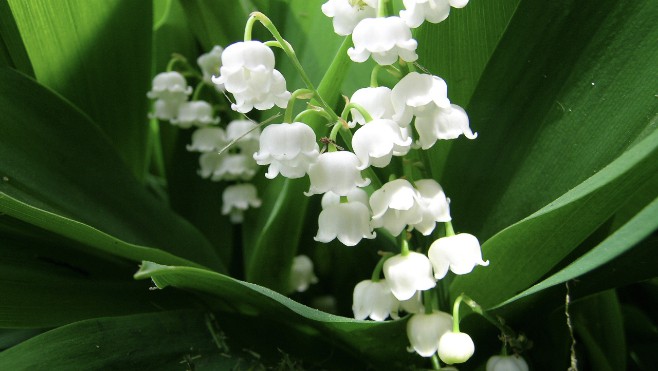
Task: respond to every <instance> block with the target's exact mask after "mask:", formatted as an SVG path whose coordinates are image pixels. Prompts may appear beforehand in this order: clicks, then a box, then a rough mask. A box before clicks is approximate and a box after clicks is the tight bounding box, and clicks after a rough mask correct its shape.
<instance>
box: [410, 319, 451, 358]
mask: <svg viewBox="0 0 658 371" xmlns="http://www.w3.org/2000/svg"><path fill="white" fill-rule="evenodd" d="M451 329H452V316H451V315H450V314H448V313H445V312H439V311H434V312H432V313H430V314H426V313H416V314H414V315H413V316H411V318H409V321H408V322H407V338H409V343H411V348H413V350H414V351H416V353H418V354H419V355H420V356H421V357H431V356H432V355H433V354H434V353H436V350H437V349H438V348H439V340H440V339H441V336H443V335H444V334H445V333H447V332H449V331H450V330H451Z"/></svg>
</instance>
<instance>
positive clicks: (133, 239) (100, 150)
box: [0, 68, 222, 270]
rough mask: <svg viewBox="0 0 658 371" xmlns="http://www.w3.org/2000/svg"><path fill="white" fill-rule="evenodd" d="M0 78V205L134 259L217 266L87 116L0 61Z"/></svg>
mask: <svg viewBox="0 0 658 371" xmlns="http://www.w3.org/2000/svg"><path fill="white" fill-rule="evenodd" d="M0 86H11V87H12V89H11V91H7V90H3V91H0V111H1V112H3V115H2V118H0V137H2V138H3V140H2V141H0V158H2V159H3V161H2V162H0V179H1V181H0V211H1V212H4V213H6V214H8V215H10V216H12V217H15V218H17V219H20V220H23V221H27V222H28V223H31V224H34V225H37V226H39V227H41V228H44V229H46V230H50V231H53V232H55V233H57V234H61V235H63V236H66V237H69V238H71V239H73V240H76V241H79V242H82V243H85V244H88V245H89V246H90V247H93V248H96V249H101V250H103V251H105V252H109V253H113V254H116V255H118V256H122V257H125V258H129V259H133V260H135V261H141V260H142V259H144V258H145V256H144V255H148V256H151V257H154V258H155V259H154V260H156V261H162V259H165V260H167V261H168V262H169V263H173V262H179V263H180V264H187V263H183V260H182V259H185V260H190V261H196V264H203V265H205V266H208V267H211V268H213V269H219V270H221V269H222V264H221V262H220V261H219V259H218V258H217V255H216V253H215V251H214V250H213V247H212V246H211V245H210V243H208V241H207V240H206V239H205V238H204V237H203V236H201V235H200V234H199V232H198V231H197V230H196V229H195V228H194V227H193V226H192V225H190V224H189V223H187V222H185V221H184V220H182V219H181V218H180V217H178V216H176V215H175V214H173V213H172V212H171V211H170V210H169V209H167V207H166V206H165V205H163V204H162V203H161V202H159V201H157V200H156V199H155V198H154V197H153V196H152V195H151V194H149V193H148V192H147V191H146V190H144V189H143V188H142V187H141V186H140V185H139V184H138V183H137V181H136V180H135V178H134V177H133V176H132V174H130V172H129V171H128V170H127V169H126V167H125V165H124V163H123V162H122V161H121V159H120V158H119V157H118V156H117V155H116V152H115V151H114V149H113V147H112V146H111V145H110V143H109V142H108V140H107V139H106V137H105V136H104V135H103V134H102V132H101V131H100V130H99V129H98V128H97V127H96V125H94V123H93V122H92V121H91V120H90V119H89V118H88V117H87V116H85V115H84V114H82V113H81V112H80V111H78V110H77V109H76V108H75V107H73V106H72V105H70V104H69V103H67V102H66V101H64V100H63V99H61V98H60V97H58V96H57V95H55V94H53V93H52V92H51V91H48V90H47V89H45V88H43V87H42V86H40V85H39V84H37V83H36V82H34V81H32V80H30V79H29V78H27V77H25V76H23V75H21V74H19V73H18V72H15V71H13V70H10V69H7V68H0ZM35 107H39V109H35ZM135 245H141V246H149V248H145V247H137V246H135ZM152 247H156V248H159V249H162V250H164V251H160V250H157V249H153V248H152ZM165 251H166V252H165ZM171 254H175V255H177V256H179V257H175V256H173V255H171ZM181 258H182V259H181ZM176 264H178V263H176Z"/></svg>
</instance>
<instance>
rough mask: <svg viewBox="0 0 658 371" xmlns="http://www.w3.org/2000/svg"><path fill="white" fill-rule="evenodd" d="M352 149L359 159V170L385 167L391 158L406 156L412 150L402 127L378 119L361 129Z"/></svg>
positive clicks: (354, 138) (353, 140) (393, 122)
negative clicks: (369, 167) (370, 167)
mask: <svg viewBox="0 0 658 371" xmlns="http://www.w3.org/2000/svg"><path fill="white" fill-rule="evenodd" d="M352 147H353V148H354V153H355V154H356V157H358V158H359V161H360V164H359V169H360V170H363V169H365V168H367V167H368V166H370V165H372V166H375V167H385V166H387V165H388V164H389V163H391V158H392V157H393V156H394V155H395V156H404V155H406V154H407V153H408V152H409V149H410V148H411V138H410V137H408V136H406V135H403V133H402V131H401V130H400V126H398V124H397V123H396V122H395V121H393V120H387V119H376V120H372V121H370V122H369V123H367V124H365V125H363V126H362V127H360V128H359V129H358V130H357V131H356V133H354V137H353V138H352Z"/></svg>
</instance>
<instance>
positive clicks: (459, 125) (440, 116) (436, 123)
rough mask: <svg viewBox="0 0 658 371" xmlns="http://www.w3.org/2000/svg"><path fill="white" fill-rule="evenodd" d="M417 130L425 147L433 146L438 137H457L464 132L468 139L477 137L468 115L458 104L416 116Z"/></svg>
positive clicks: (422, 145)
mask: <svg viewBox="0 0 658 371" xmlns="http://www.w3.org/2000/svg"><path fill="white" fill-rule="evenodd" d="M416 130H417V131H418V142H419V144H420V146H421V147H422V148H423V149H428V148H430V147H432V146H433V145H434V143H436V141H437V140H438V139H455V138H457V137H459V136H460V135H462V134H464V136H465V137H466V138H468V139H475V138H477V133H473V132H472V131H471V128H470V126H469V122H468V115H467V114H466V112H465V111H464V109H463V108H461V107H459V106H458V105H456V104H451V105H450V107H448V108H439V107H436V108H433V109H431V110H429V111H428V112H425V113H424V114H423V115H420V116H418V117H416Z"/></svg>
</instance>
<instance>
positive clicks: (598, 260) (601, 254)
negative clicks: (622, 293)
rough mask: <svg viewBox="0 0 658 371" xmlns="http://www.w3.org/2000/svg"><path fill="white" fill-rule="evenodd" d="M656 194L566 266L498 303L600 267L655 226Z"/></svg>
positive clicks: (511, 300)
mask: <svg viewBox="0 0 658 371" xmlns="http://www.w3.org/2000/svg"><path fill="white" fill-rule="evenodd" d="M656 215H658V198H657V199H655V200H654V201H653V202H652V203H651V204H649V205H648V206H646V207H645V208H644V209H642V211H640V212H639V213H638V214H637V215H635V216H634V217H633V218H632V219H631V220H630V221H629V222H628V223H626V224H624V225H623V226H622V227H621V228H619V229H618V230H616V231H615V232H614V233H612V234H611V235H610V236H608V237H607V238H606V239H605V240H604V241H603V242H601V243H600V244H598V245H597V246H596V247H594V248H593V249H592V250H590V251H588V252H587V253H586V254H584V255H583V256H581V257H580V258H578V259H576V260H575V261H574V262H573V263H571V264H569V265H568V266H567V267H566V268H564V269H562V270H560V271H559V272H557V273H555V274H553V275H552V276H550V277H549V278H547V279H545V280H543V281H542V282H540V283H538V284H536V285H534V286H532V287H531V288H529V289H528V290H525V291H523V292H522V293H520V294H518V295H515V296H514V297H513V298H510V299H508V300H506V301H505V302H504V303H502V304H500V305H499V306H504V305H507V304H509V303H512V302H514V301H516V300H519V299H521V298H523V297H526V296H529V295H533V294H535V293H538V292H540V291H542V290H545V289H547V288H549V287H552V286H555V285H558V284H561V283H564V282H567V281H569V280H572V279H574V278H577V277H579V276H581V275H583V274H585V273H587V272H590V271H593V270H594V269H596V268H598V267H601V266H602V265H604V264H605V263H608V262H610V261H612V260H613V259H615V258H617V257H618V256H620V255H621V254H623V253H625V252H626V251H628V250H630V249H632V248H633V247H635V246H636V245H637V244H638V243H639V242H640V241H642V240H643V239H645V238H646V237H647V236H648V235H650V234H651V233H652V232H653V231H655V230H657V229H658V218H656Z"/></svg>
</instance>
